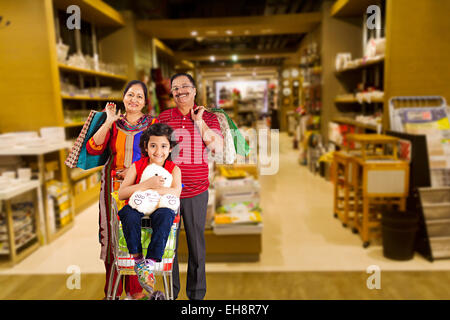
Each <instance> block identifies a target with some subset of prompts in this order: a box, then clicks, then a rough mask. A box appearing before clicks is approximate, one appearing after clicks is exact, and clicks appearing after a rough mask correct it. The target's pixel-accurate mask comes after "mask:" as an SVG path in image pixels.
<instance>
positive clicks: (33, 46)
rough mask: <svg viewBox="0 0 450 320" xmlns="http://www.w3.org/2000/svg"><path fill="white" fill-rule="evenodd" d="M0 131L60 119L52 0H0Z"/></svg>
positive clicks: (35, 126)
mask: <svg viewBox="0 0 450 320" xmlns="http://www.w3.org/2000/svg"><path fill="white" fill-rule="evenodd" d="M0 13H1V15H2V16H3V19H4V21H7V20H9V21H11V24H10V25H9V26H7V27H4V28H2V29H1V30H0V43H1V50H0V61H1V63H0V96H1V97H2V105H1V108H0V132H2V133H4V132H11V131H29V130H39V128H40V127H44V126H55V125H62V123H63V114H62V107H61V100H60V95H59V92H60V86H59V76H58V66H57V59H56V40H55V30H54V22H53V21H54V20H53V6H52V1H51V0H42V1H35V0H21V1H13V0H2V1H0Z"/></svg>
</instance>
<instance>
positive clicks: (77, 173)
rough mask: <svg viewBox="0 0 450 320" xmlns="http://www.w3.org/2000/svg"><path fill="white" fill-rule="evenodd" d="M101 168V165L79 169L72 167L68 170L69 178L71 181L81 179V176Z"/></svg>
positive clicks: (84, 176)
mask: <svg viewBox="0 0 450 320" xmlns="http://www.w3.org/2000/svg"><path fill="white" fill-rule="evenodd" d="M102 169H103V166H101V167H97V168H92V169H89V170H83V169H80V168H74V169H72V171H71V172H70V179H72V180H73V181H77V180H81V179H83V178H87V177H89V176H90V175H91V174H93V173H96V172H99V171H101V170H102Z"/></svg>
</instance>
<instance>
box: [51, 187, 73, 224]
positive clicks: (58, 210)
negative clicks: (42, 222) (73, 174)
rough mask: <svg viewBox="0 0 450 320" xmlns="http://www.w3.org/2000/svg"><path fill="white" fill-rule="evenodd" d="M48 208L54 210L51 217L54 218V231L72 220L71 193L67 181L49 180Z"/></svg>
mask: <svg viewBox="0 0 450 320" xmlns="http://www.w3.org/2000/svg"><path fill="white" fill-rule="evenodd" d="M47 201H48V209H49V210H50V211H53V214H50V217H52V219H53V218H54V220H53V221H52V223H51V227H52V231H55V230H57V229H60V228H62V227H64V226H66V225H67V224H69V223H70V221H71V220H72V216H71V214H70V208H71V205H70V194H69V187H68V185H67V184H66V183H63V182H60V181H56V180H51V181H48V182H47Z"/></svg>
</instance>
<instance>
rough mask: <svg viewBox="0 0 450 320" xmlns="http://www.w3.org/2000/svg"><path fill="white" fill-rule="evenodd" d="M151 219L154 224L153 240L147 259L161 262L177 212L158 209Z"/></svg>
mask: <svg viewBox="0 0 450 320" xmlns="http://www.w3.org/2000/svg"><path fill="white" fill-rule="evenodd" d="M150 219H151V222H152V238H151V241H150V244H149V246H148V250H147V259H153V260H155V261H156V262H160V261H161V259H162V256H163V255H164V249H165V248H166V242H167V238H168V237H169V234H170V229H171V227H172V224H173V220H174V219H175V212H174V211H173V210H171V209H169V208H158V209H156V210H155V211H154V212H153V213H152V214H151V216H150Z"/></svg>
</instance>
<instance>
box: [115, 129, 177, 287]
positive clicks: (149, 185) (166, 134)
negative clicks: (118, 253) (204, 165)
mask: <svg viewBox="0 0 450 320" xmlns="http://www.w3.org/2000/svg"><path fill="white" fill-rule="evenodd" d="M172 132H173V129H172V128H171V127H170V126H169V125H167V124H162V123H155V124H154V125H152V126H150V127H149V128H148V129H147V130H146V131H144V132H143V133H142V136H141V140H140V144H139V146H140V148H141V151H142V154H143V157H142V158H141V159H140V160H138V161H136V162H135V163H133V165H132V166H131V167H130V169H129V170H128V172H127V173H126V176H125V178H124V180H123V182H122V185H121V186H120V189H119V199H120V200H125V199H129V198H130V197H131V195H132V194H133V193H134V192H135V191H143V190H148V189H153V190H155V191H157V192H158V193H159V194H160V195H164V194H168V193H170V194H173V195H175V196H177V197H179V196H180V193H181V171H180V169H179V168H178V167H177V166H176V165H175V164H174V163H173V162H172V161H171V160H170V152H171V151H172V148H173V147H174V146H175V144H176V142H174V141H171V139H170V137H171V135H172ZM153 163H154V164H157V165H160V166H162V167H164V168H165V169H166V170H167V171H169V172H170V173H171V174H172V177H173V181H172V185H171V186H170V188H166V187H164V186H163V183H164V179H163V178H162V177H160V176H155V177H152V178H150V179H148V180H145V181H143V182H140V180H141V176H142V172H143V171H144V169H145V168H146V167H147V166H148V165H150V164H153ZM175 215H176V213H175V212H174V211H173V210H171V209H169V208H158V209H156V210H155V211H154V212H153V213H152V214H151V215H150V219H151V225H152V238H151V241H150V245H149V247H148V249H147V256H146V257H145V258H144V257H143V256H142V244H141V218H142V217H143V216H144V214H143V213H140V212H139V211H137V210H135V209H133V208H132V207H130V205H128V204H127V205H125V206H124V207H123V208H122V209H121V210H120V211H119V217H120V221H121V222H122V229H123V233H124V236H125V240H126V242H127V247H128V251H129V253H130V254H131V255H132V256H133V258H134V260H135V264H134V270H135V272H136V274H137V275H138V279H139V283H140V284H141V286H142V288H144V289H145V290H146V291H148V292H149V293H150V294H151V293H152V292H153V288H154V285H155V277H154V274H153V269H154V264H155V262H160V261H161V259H162V256H163V254H164V249H165V246H166V242H167V238H168V237H169V233H170V228H171V226H172V223H173V220H174V219H175Z"/></svg>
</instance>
